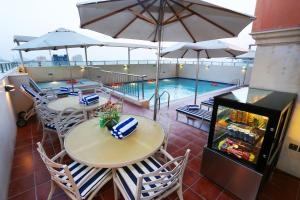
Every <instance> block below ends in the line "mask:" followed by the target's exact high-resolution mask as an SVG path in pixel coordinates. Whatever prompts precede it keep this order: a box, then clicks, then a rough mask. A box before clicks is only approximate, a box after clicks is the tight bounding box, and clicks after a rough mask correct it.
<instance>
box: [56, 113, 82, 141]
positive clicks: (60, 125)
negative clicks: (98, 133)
mask: <svg viewBox="0 0 300 200" xmlns="http://www.w3.org/2000/svg"><path fill="white" fill-rule="evenodd" d="M86 120H87V115H86V112H85V111H83V110H77V109H75V108H66V109H65V110H63V111H62V112H61V113H60V114H59V115H58V116H57V118H56V119H55V128H56V131H57V133H58V136H59V137H61V138H64V137H65V135H66V134H67V133H68V131H69V130H70V129H72V128H73V127H75V126H77V125H78V124H80V123H82V122H84V121H86Z"/></svg>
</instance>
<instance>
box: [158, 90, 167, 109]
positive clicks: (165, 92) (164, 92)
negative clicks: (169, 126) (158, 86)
mask: <svg viewBox="0 0 300 200" xmlns="http://www.w3.org/2000/svg"><path fill="white" fill-rule="evenodd" d="M164 94H167V95H168V108H169V107H170V93H169V92H168V91H167V90H165V91H163V92H162V93H161V94H160V95H159V97H158V102H159V104H158V109H160V98H161V97H162V96H163V95H164Z"/></svg>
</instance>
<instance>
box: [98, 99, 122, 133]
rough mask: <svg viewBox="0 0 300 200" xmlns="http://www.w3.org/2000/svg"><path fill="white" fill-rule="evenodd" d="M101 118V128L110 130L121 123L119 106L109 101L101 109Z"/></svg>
mask: <svg viewBox="0 0 300 200" xmlns="http://www.w3.org/2000/svg"><path fill="white" fill-rule="evenodd" d="M99 117H100V119H99V123H100V127H102V128H103V127H105V126H106V127H107V128H108V129H111V128H112V127H113V126H114V125H116V124H117V123H118V122H119V120H120V113H119V112H118V109H117V106H116V105H115V104H114V103H112V102H111V101H108V102H107V103H105V104H104V106H103V107H102V108H100V112H99Z"/></svg>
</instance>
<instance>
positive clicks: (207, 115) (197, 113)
mask: <svg viewBox="0 0 300 200" xmlns="http://www.w3.org/2000/svg"><path fill="white" fill-rule="evenodd" d="M176 111H177V112H180V113H184V114H186V115H190V116H193V117H196V118H199V119H204V120H206V121H211V115H212V113H211V111H208V110H203V109H199V110H189V108H188V106H184V107H181V108H177V109H176Z"/></svg>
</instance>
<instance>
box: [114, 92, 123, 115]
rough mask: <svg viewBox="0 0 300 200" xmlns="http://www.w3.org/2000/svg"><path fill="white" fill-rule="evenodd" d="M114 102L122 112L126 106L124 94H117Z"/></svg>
mask: <svg viewBox="0 0 300 200" xmlns="http://www.w3.org/2000/svg"><path fill="white" fill-rule="evenodd" d="M114 98H115V100H114V101H113V104H114V105H115V106H116V108H117V111H118V112H120V113H122V112H123V108H124V96H116V97H114Z"/></svg>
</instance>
